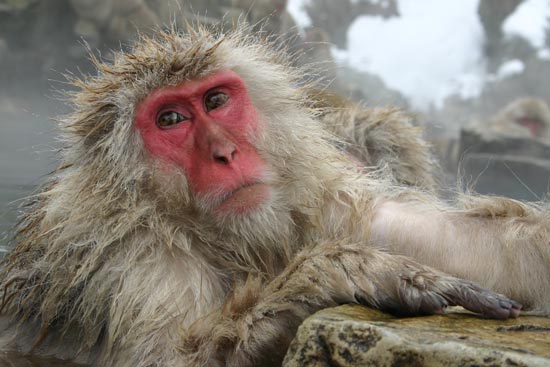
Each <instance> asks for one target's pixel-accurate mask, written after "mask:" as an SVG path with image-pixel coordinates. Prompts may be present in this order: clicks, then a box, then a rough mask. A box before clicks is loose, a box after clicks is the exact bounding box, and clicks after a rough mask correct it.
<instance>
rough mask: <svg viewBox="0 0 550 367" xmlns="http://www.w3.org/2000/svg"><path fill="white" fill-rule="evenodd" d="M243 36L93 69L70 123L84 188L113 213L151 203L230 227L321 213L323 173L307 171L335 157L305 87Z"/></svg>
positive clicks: (174, 43)
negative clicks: (297, 211)
mask: <svg viewBox="0 0 550 367" xmlns="http://www.w3.org/2000/svg"><path fill="white" fill-rule="evenodd" d="M246 31H247V30H246V29H240V30H237V31H235V32H233V33H230V34H226V35H224V34H216V33H212V32H210V31H208V30H206V29H204V28H200V27H199V29H198V30H195V31H189V32H188V33H186V34H178V33H175V32H166V33H160V34H158V35H157V37H156V38H151V39H150V38H144V39H143V40H141V41H140V42H139V43H138V44H137V45H136V46H135V48H134V49H133V50H132V51H131V52H128V53H119V54H117V55H116V56H115V58H114V61H113V62H112V63H111V64H103V63H100V62H98V61H96V64H97V67H98V70H99V72H98V74H97V75H96V76H94V77H90V78H88V79H86V80H84V81H81V82H77V84H78V85H79V86H80V88H81V89H80V91H78V92H76V93H75V94H74V96H73V101H74V102H75V113H74V114H72V115H71V116H69V117H68V118H67V120H66V121H67V124H66V127H65V131H66V132H67V134H66V136H67V139H68V140H69V142H70V144H69V147H68V148H67V151H66V153H65V158H66V162H65V163H66V164H69V165H71V168H69V170H73V171H75V170H78V171H80V173H79V174H78V175H77V176H78V180H80V181H81V182H78V183H76V184H77V185H78V186H80V187H84V188H87V190H88V192H93V193H94V194H95V195H97V194H99V196H98V199H101V200H103V201H105V200H107V201H108V202H109V201H110V202H111V203H114V204H115V205H120V203H122V202H128V200H130V204H126V206H128V205H130V206H132V205H135V204H134V203H133V202H132V200H133V201H136V200H149V202H150V203H151V205H155V206H157V207H161V206H164V207H165V208H166V207H169V208H170V212H171V214H172V215H180V214H182V215H181V217H183V218H193V221H194V222H196V221H197V219H196V218H202V219H205V220H207V221H210V222H211V223H213V224H216V223H218V224H219V223H223V224H224V227H226V226H227V223H228V222H232V223H233V222H239V223H243V222H248V223H252V222H254V220H252V219H253V218H256V220H258V219H259V220H263V221H264V222H265V221H270V220H277V221H280V220H281V218H285V216H284V215H281V212H285V213H289V212H290V211H291V210H293V209H294V208H293V207H296V205H297V203H298V205H299V206H303V207H307V206H311V205H315V204H314V203H310V202H308V200H309V198H311V197H317V198H318V197H320V196H322V195H318V194H316V195H309V194H310V193H311V190H323V185H324V184H323V183H322V182H320V181H319V182H316V181H317V180H319V179H320V176H322V175H323V174H325V173H326V172H323V170H322V169H321V170H319V167H316V168H313V166H312V165H311V162H313V161H319V160H324V161H326V162H327V163H330V160H331V159H332V160H334V159H335V156H337V154H336V153H334V152H335V149H333V148H332V147H331V145H330V144H328V143H326V140H327V139H326V138H325V136H324V134H325V133H324V132H323V131H322V129H321V128H320V127H319V126H318V124H317V122H316V121H315V119H314V118H313V114H314V112H313V111H312V110H311V109H309V108H307V107H305V106H306V105H311V104H310V103H309V101H308V100H307V98H306V97H305V96H307V94H304V93H303V89H302V88H301V87H300V83H302V84H303V76H302V75H300V74H299V73H298V72H297V71H296V70H295V69H294V68H293V67H291V66H290V63H289V62H287V60H286V59H285V56H284V53H282V52H280V51H277V50H275V49H274V45H273V44H269V43H266V42H263V41H260V42H258V39H257V38H256V37H254V36H251V35H248V33H246ZM335 154H336V155H335ZM336 160H338V159H337V158H336ZM329 170H330V169H329ZM73 176H74V175H73ZM321 181H322V180H321ZM118 198H125V200H120V199H118ZM302 204H303V205H302ZM291 206H293V207H291ZM189 212H193V215H187V214H188V213H189ZM185 213H187V214H185ZM289 215H290V214H288V215H287V216H286V217H288V216H289ZM203 225H204V223H203ZM273 225H274V226H276V225H277V224H276V223H273ZM278 231H280V229H278Z"/></svg>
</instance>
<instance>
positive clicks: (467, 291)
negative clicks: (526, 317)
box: [449, 280, 522, 320]
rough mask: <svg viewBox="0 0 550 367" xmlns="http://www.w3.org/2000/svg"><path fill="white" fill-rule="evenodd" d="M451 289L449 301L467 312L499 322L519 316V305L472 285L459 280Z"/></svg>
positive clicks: (502, 296)
mask: <svg viewBox="0 0 550 367" xmlns="http://www.w3.org/2000/svg"><path fill="white" fill-rule="evenodd" d="M453 288H455V291H454V292H451V293H450V294H449V295H450V297H449V301H450V302H452V303H454V304H457V305H459V306H462V307H464V308H465V309H467V310H470V311H473V312H476V313H480V314H483V315H486V316H489V317H492V318H495V319H501V320H505V319H507V318H510V317H513V318H515V317H518V316H519V314H520V311H521V308H522V306H521V304H519V303H518V302H516V301H513V300H511V299H509V298H508V297H506V296H504V295H502V294H498V293H495V292H492V291H490V290H488V289H485V288H481V287H479V286H477V285H475V284H474V283H471V282H468V281H465V280H459V284H457V287H453Z"/></svg>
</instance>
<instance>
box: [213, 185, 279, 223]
mask: <svg viewBox="0 0 550 367" xmlns="http://www.w3.org/2000/svg"><path fill="white" fill-rule="evenodd" d="M270 197H271V188H270V187H269V185H266V184H263V183H255V184H252V185H247V186H243V187H240V188H238V189H237V190H235V191H233V192H232V193H231V195H230V196H229V197H228V198H227V199H225V200H224V201H222V203H221V204H220V206H218V208H217V209H216V210H215V212H214V213H215V214H216V215H217V216H227V215H232V214H237V215H245V216H246V215H247V214H250V213H252V212H254V211H255V210H257V209H258V208H260V207H261V206H262V204H264V203H265V202H267V201H269V199H270Z"/></svg>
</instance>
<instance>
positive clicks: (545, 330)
mask: <svg viewBox="0 0 550 367" xmlns="http://www.w3.org/2000/svg"><path fill="white" fill-rule="evenodd" d="M549 345H550V318H545V317H537V316H521V317H519V318H517V319H512V320H506V321H497V320H488V319H484V318H482V317H480V316H477V315H474V314H471V313H469V312H467V311H465V310H463V309H461V308H453V309H452V310H451V311H450V313H448V314H445V315H436V316H429V317H414V318H395V317H392V316H390V315H387V314H384V313H382V312H380V311H377V310H373V309H369V308H365V307H362V306H352V305H347V306H340V307H336V308H332V309H325V310H322V311H320V312H317V313H316V314H314V315H313V316H311V317H309V318H308V319H306V320H305V321H304V323H303V324H302V325H301V326H300V328H299V329H298V333H297V335H296V338H295V339H294V341H293V342H292V344H291V345H290V348H289V350H288V353H287V355H286V357H285V360H284V362H283V366H284V367H325V366H326V367H328V366H339V367H361V366H377V367H384V366H388V367H389V366H418V367H419V366H444V367H453V366H479V367H483V366H541V367H542V366H550V348H549Z"/></svg>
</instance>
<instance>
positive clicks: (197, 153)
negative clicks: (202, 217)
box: [134, 70, 270, 215]
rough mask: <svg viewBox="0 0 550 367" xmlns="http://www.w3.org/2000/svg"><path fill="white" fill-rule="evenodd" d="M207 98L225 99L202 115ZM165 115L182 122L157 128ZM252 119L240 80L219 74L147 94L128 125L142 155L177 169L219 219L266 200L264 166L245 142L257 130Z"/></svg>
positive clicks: (254, 117)
mask: <svg viewBox="0 0 550 367" xmlns="http://www.w3.org/2000/svg"><path fill="white" fill-rule="evenodd" d="M212 92H223V93H225V94H226V95H228V96H229V99H228V100H227V101H226V102H225V103H224V104H222V105H220V106H219V107H216V108H214V109H211V110H210V111H208V110H207V109H206V107H205V104H204V99H205V97H206V96H207V95H209V94H210V93H212ZM169 111H175V112H178V113H180V114H181V115H183V116H184V117H186V119H185V120H184V121H181V122H179V123H177V124H175V125H171V126H168V127H160V126H158V125H157V120H158V118H159V116H160V115H161V114H162V113H165V112H169ZM258 119H259V116H258V113H257V111H256V109H255V108H254V106H253V104H252V101H251V100H250V97H249V96H248V93H247V90H246V87H245V85H244V83H243V81H242V80H241V78H240V77H239V76H238V75H237V74H236V73H235V72H233V71H231V70H223V71H220V72H217V73H215V74H213V75H211V76H208V77H206V78H204V79H201V80H196V81H190V82H185V83H182V84H180V85H178V86H176V87H167V88H162V89H158V90H155V91H153V92H152V93H151V94H150V95H149V96H147V98H145V100H143V101H142V102H141V103H140V104H139V105H138V107H137V111H136V117H135V121H134V123H135V126H136V128H137V129H138V130H139V131H140V133H141V136H142V138H143V141H144V144H145V148H146V149H147V151H148V152H149V153H150V154H151V155H152V156H154V157H157V158H159V159H161V160H162V161H164V162H167V163H169V164H173V165H176V166H177V167H179V168H181V169H183V171H184V172H185V174H186V177H187V179H188V180H189V184H190V186H191V188H192V190H193V191H194V192H195V193H196V194H198V196H199V197H205V196H208V197H212V199H214V202H216V200H218V202H219V201H221V204H219V206H218V207H217V208H215V209H214V212H215V214H220V215H223V214H228V213H241V214H246V213H249V212H250V211H252V210H254V209H255V208H257V207H258V206H260V205H261V204H262V203H264V202H265V201H267V200H268V199H269V197H270V188H269V186H268V185H267V184H265V183H262V177H264V176H265V173H266V164H265V162H264V160H263V159H262V158H261V156H260V155H259V154H258V152H257V150H256V149H255V147H254V146H253V145H252V144H251V142H250V140H251V137H254V136H255V135H256V134H257V133H258V130H259V129H260V126H259V124H258Z"/></svg>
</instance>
